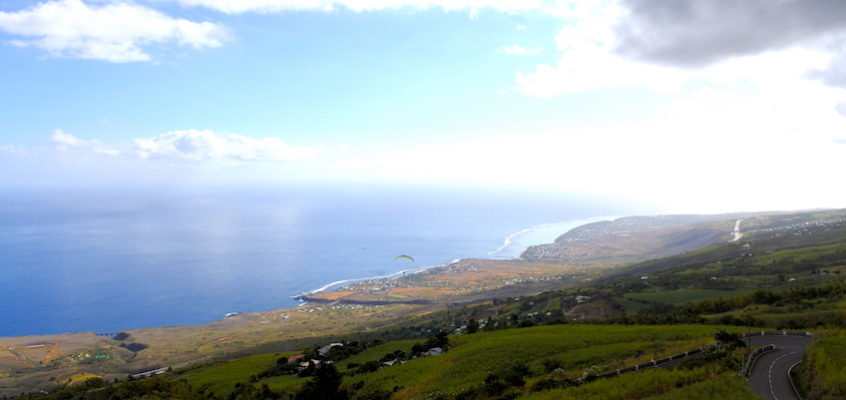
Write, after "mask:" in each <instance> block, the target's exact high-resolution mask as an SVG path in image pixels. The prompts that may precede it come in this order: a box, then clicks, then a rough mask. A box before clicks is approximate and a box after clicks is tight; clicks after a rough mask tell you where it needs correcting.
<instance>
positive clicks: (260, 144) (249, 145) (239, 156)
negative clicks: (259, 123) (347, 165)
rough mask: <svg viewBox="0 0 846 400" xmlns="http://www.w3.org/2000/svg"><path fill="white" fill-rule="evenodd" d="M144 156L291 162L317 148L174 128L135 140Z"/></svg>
mask: <svg viewBox="0 0 846 400" xmlns="http://www.w3.org/2000/svg"><path fill="white" fill-rule="evenodd" d="M133 147H134V150H135V152H136V154H138V156H139V157H141V158H142V159H161V160H168V161H189V162H239V161H291V160H299V159H306V158H311V157H314V156H315V155H317V154H318V153H320V152H321V151H322V149H321V148H318V147H306V146H292V145H289V144H287V143H285V142H283V141H282V140H281V139H279V138H265V139H253V138H250V137H247V136H242V135H236V134H231V133H217V132H213V131H209V130H195V129H189V130H182V131H172V132H168V133H165V134H162V135H159V136H156V137H153V138H149V139H135V140H134V141H133Z"/></svg>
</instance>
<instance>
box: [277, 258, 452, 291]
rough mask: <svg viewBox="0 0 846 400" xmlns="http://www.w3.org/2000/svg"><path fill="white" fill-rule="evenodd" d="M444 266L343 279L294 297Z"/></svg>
mask: <svg viewBox="0 0 846 400" xmlns="http://www.w3.org/2000/svg"><path fill="white" fill-rule="evenodd" d="M459 261H461V259H460V258H456V259H454V260H452V261H451V262H450V264H455V263H457V262H459ZM444 266H445V265H432V266H430V267H422V268H409V269H404V270H402V271H397V272H394V273H390V274H387V275H379V276H370V277H367V278H351V279H342V280H340V281H335V282H332V283H327V284H326V285H323V286H321V287H319V288H317V289H314V290H309V291H307V292H303V294H301V295H299V296H294V297H300V296H307V295H310V294H316V293H320V292H324V291H326V290H328V289H329V288H331V287H334V286H344V285H346V284H348V283H354V282H364V281H375V280H379V279H391V278H396V277H399V276H402V275H405V274H407V273H408V274H417V273H420V272H423V271H426V270H428V269H431V268H437V267H444Z"/></svg>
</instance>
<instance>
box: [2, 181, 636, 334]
mask: <svg viewBox="0 0 846 400" xmlns="http://www.w3.org/2000/svg"><path fill="white" fill-rule="evenodd" d="M626 207H627V206H624V205H621V204H617V203H615V202H613V201H606V200H601V199H597V198H586V197H584V196H572V195H569V196H568V195H562V194H549V193H518V192H509V191H506V190H501V191H498V190H471V189H445V188H439V189H434V188H412V187H392V188H391V187H352V186H350V187H333V188H328V187H313V186H284V187H283V186H280V187H274V188H249V187H237V188H235V187H228V188H215V189H212V188H206V189H197V188H193V189H190V190H188V189H182V190H161V189H157V190H152V189H148V190H140V189H135V190H114V189H113V190H70V189H64V190H58V189H53V190H46V189H44V190H26V191H24V190H17V191H13V190H6V191H2V192H0V290H2V295H0V336H21V335H34V334H52V333H65V332H86V331H94V332H118V331H121V330H126V329H135V328H142V327H151V326H167V325H184V324H196V323H204V322H210V321H214V320H217V319H221V318H223V317H224V315H226V314H227V313H233V312H238V313H240V312H250V311H263V310H269V309H275V308H283V307H291V306H295V305H296V304H298V301H297V300H295V299H293V296H295V295H298V294H301V293H305V292H312V291H315V290H317V289H321V288H323V289H331V288H332V287H333V286H331V285H330V284H331V283H333V282H338V281H346V280H349V279H361V278H368V277H376V276H386V275H390V274H395V273H397V272H398V271H403V270H417V269H421V268H425V267H431V266H435V265H443V264H447V263H449V262H451V261H453V260H455V259H459V258H471V257H486V258H512V257H516V256H517V255H519V254H520V253H521V252H522V251H523V249H525V248H526V247H527V246H529V245H533V244H539V243H545V242H550V241H552V240H554V239H555V237H557V236H558V235H560V234H562V233H564V232H566V231H567V230H568V229H569V228H571V227H573V226H575V225H578V224H579V223H581V222H585V220H586V219H589V218H595V217H599V216H611V215H624V214H628V213H632V212H633V210H632V209H630V208H629V209H627V208H626ZM397 255H410V256H412V257H413V258H414V261H411V260H409V259H405V258H399V259H397V258H396V256H397ZM335 286H337V285H335Z"/></svg>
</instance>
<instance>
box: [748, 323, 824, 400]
mask: <svg viewBox="0 0 846 400" xmlns="http://www.w3.org/2000/svg"><path fill="white" fill-rule="evenodd" d="M747 340H751V341H752V346H753V347H760V346H766V345H768V344H773V345H775V346H776V348H775V350H771V351H768V352H766V353H764V354H762V355H761V356H760V357H758V361H756V362H755V366H754V367H753V368H752V371H751V372H750V374H749V387H751V388H752V391H754V392H755V393H758V394H759V395H760V396H761V398H763V399H766V400H800V398H799V396H798V395H796V392H795V391H794V390H793V387H792V385H791V383H790V378H789V377H788V370H790V368H791V367H792V366H794V365H796V363H798V362H799V361H802V356H804V355H805V349H806V348H808V345H809V344H811V337H807V336H753V337H750V338H743V341H744V342H746V341H747Z"/></svg>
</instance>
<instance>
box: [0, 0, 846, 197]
mask: <svg viewBox="0 0 846 400" xmlns="http://www.w3.org/2000/svg"><path fill="white" fill-rule="evenodd" d="M844 171H846V2H843V1H842V0H803V1H798V0H780V1H772V0H677V1H672V2H667V1H660V0H597V1H592V0H588V1H585V0H581V1H565V0H561V1H547V0H522V1H507V0H337V1H332V0H134V1H130V0H40V1H30V0H5V1H3V2H2V3H0V189H2V188H16V187H51V188H52V187H55V188H66V187H117V186H127V185H128V186H133V185H135V186H143V185H147V186H153V187H165V186H176V187H178V186H190V185H220V184H224V185H225V184H244V183H249V184H257V185H285V184H289V183H291V182H297V183H301V182H307V183H314V184H318V185H336V184H353V185H371V184H378V185H394V184H419V185H438V186H450V185H452V186H462V187H476V186H478V187H497V188H503V189H506V190H525V191H532V190H546V191H548V190H553V191H561V192H568V193H586V194H591V195H601V196H608V197H614V198H618V199H625V200H631V201H633V202H645V203H650V204H656V205H658V206H661V207H664V209H667V210H673V211H685V212H688V211H689V212H721V211H746V210H772V209H807V208H816V207H846V185H843V184H842V181H843V178H842V173H843V172H844Z"/></svg>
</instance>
